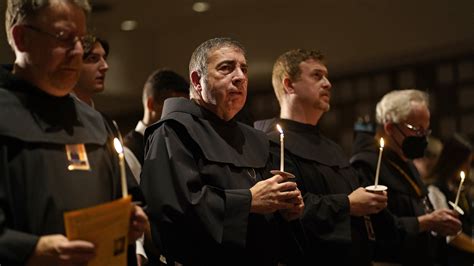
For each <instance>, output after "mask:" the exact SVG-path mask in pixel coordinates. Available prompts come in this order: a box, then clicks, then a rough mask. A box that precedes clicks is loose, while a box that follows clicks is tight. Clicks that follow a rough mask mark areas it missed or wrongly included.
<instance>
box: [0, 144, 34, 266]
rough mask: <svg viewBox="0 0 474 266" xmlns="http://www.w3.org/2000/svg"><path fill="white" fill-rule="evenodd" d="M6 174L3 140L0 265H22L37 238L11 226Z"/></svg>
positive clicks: (0, 175) (0, 169) (6, 165)
mask: <svg viewBox="0 0 474 266" xmlns="http://www.w3.org/2000/svg"><path fill="white" fill-rule="evenodd" d="M9 177H10V176H9V173H8V152H7V147H6V145H5V143H4V140H0V264H5V265H22V264H24V263H25V261H26V260H27V259H28V258H29V257H30V256H31V254H32V252H33V250H34V248H35V247H36V243H37V242H38V239H39V236H37V235H32V234H28V233H24V232H21V231H17V230H14V229H12V228H11V226H12V223H13V222H12V219H13V218H12V217H11V216H12V208H14V206H15V202H11V198H12V197H11V193H21V191H15V192H12V191H10V189H9V188H10V186H9V183H10V182H11V180H10V179H9Z"/></svg>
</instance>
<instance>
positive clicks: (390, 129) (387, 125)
mask: <svg viewBox="0 0 474 266" xmlns="http://www.w3.org/2000/svg"><path fill="white" fill-rule="evenodd" d="M394 126H395V125H394V124H393V123H385V124H383V130H384V131H385V134H387V135H390V136H391V135H393V130H394Z"/></svg>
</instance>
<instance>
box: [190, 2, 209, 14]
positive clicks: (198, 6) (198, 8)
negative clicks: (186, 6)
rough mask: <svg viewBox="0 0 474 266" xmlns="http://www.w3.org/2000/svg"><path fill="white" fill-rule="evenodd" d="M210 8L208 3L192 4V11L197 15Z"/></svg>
mask: <svg viewBox="0 0 474 266" xmlns="http://www.w3.org/2000/svg"><path fill="white" fill-rule="evenodd" d="M210 7H211V6H210V5H209V3H208V2H196V3H194V4H193V10H194V11H196V12H198V13H202V12H206V11H208V10H209V8H210Z"/></svg>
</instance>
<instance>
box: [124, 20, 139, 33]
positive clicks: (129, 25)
mask: <svg viewBox="0 0 474 266" xmlns="http://www.w3.org/2000/svg"><path fill="white" fill-rule="evenodd" d="M137 27H138V22H137V21H135V20H125V21H123V22H122V25H121V26H120V28H121V29H122V30H123V31H132V30H135V29H136V28H137Z"/></svg>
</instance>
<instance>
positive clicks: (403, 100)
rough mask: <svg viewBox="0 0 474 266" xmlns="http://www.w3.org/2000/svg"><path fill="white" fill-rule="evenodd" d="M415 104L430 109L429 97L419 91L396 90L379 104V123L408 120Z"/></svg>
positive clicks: (377, 108)
mask: <svg viewBox="0 0 474 266" xmlns="http://www.w3.org/2000/svg"><path fill="white" fill-rule="evenodd" d="M413 103H421V104H425V105H426V107H429V96H428V94H427V93H426V92H423V91H419V90H414V89H411V90H394V91H391V92H389V93H387V94H385V96H383V98H382V100H380V102H378V103H377V107H376V110H375V116H376V119H377V123H379V124H386V123H399V122H401V121H404V120H406V119H407V117H408V116H409V115H410V113H411V111H412V110H413Z"/></svg>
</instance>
